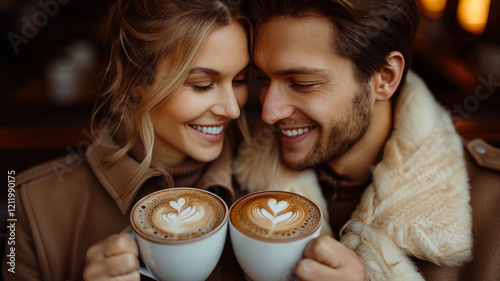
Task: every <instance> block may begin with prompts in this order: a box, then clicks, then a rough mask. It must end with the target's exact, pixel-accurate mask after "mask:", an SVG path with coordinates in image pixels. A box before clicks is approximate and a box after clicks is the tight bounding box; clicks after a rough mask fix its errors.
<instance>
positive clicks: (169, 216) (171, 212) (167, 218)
mask: <svg viewBox="0 0 500 281" xmlns="http://www.w3.org/2000/svg"><path fill="white" fill-rule="evenodd" d="M186 203H187V200H186V199H185V198H182V197H181V198H179V199H177V200H176V201H174V200H172V201H169V202H168V205H170V206H162V207H160V208H159V209H157V210H156V211H155V212H154V214H153V224H154V225H155V227H156V228H158V229H160V230H163V231H166V232H170V233H173V234H178V233H184V232H186V231H187V229H191V228H192V227H193V223H196V222H198V221H200V220H202V219H203V218H204V216H205V209H204V208H203V207H202V206H196V205H189V204H186Z"/></svg>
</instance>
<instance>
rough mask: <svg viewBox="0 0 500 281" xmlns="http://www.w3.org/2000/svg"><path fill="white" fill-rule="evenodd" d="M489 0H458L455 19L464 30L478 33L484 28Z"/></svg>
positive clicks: (488, 9)
mask: <svg viewBox="0 0 500 281" xmlns="http://www.w3.org/2000/svg"><path fill="white" fill-rule="evenodd" d="M490 4H491V0H460V2H459V3H458V10H457V20H458V24H459V25H460V27H462V28H463V29H464V30H466V31H468V32H470V33H473V34H476V35H480V34H482V33H483V32H484V30H485V28H486V23H487V22H488V14H489V11H490Z"/></svg>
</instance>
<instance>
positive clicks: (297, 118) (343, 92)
mask: <svg viewBox="0 0 500 281" xmlns="http://www.w3.org/2000/svg"><path fill="white" fill-rule="evenodd" d="M251 2H252V3H251V4H250V6H251V7H252V9H253V11H252V12H253V18H254V19H255V23H254V24H255V27H256V35H255V36H256V37H255V46H254V63H255V66H256V68H257V71H258V73H259V75H258V76H259V80H261V81H262V87H261V91H260V100H261V102H262V120H263V121H264V122H265V123H267V124H270V125H271V126H263V127H260V128H258V130H257V132H256V133H255V137H254V138H253V139H252V141H250V142H249V143H248V144H247V145H246V146H245V147H242V148H241V150H240V157H239V159H238V161H237V165H236V177H237V179H238V180H239V181H240V183H241V184H242V187H243V188H245V189H246V190H247V191H248V192H252V191H256V190H261V189H285V190H291V191H295V192H299V193H302V194H305V195H306V196H309V197H311V199H313V200H315V201H316V202H317V203H318V204H319V205H320V206H323V209H324V211H323V213H324V214H325V217H327V219H328V222H329V225H328V226H329V227H330V228H331V230H332V236H330V235H322V236H320V237H319V238H318V239H315V240H313V241H312V242H311V243H310V244H309V245H308V246H307V248H306V249H305V252H304V255H305V258H304V259H303V260H302V261H301V262H300V263H299V264H298V266H297V269H296V274H297V276H298V277H299V278H300V279H301V280H366V279H368V280H424V278H425V280H500V266H498V265H499V264H500V256H499V255H498V253H499V252H500V242H499V241H500V239H498V237H500V224H499V223H498V220H496V218H494V216H495V214H498V213H499V212H500V204H498V202H500V175H499V173H498V172H497V171H495V169H498V168H499V166H500V164H499V163H498V162H499V161H498V160H494V159H500V158H498V155H499V153H500V152H499V151H498V150H495V148H493V147H491V146H489V145H488V144H486V143H484V142H482V141H480V140H474V141H473V142H470V143H467V149H466V150H465V151H464V149H463V146H462V140H461V138H460V136H459V135H458V134H457V133H456V131H455V128H454V126H453V123H452V122H451V118H450V116H449V115H448V114H447V113H446V112H445V111H444V109H443V108H442V107H441V106H439V105H438V104H437V102H436V101H435V100H434V98H433V97H432V95H431V93H430V92H429V90H428V89H427V88H426V87H425V85H424V83H423V81H421V80H420V78H418V77H417V76H416V75H415V74H414V73H412V72H411V71H409V68H410V64H411V55H412V54H411V50H412V43H413V39H414V36H415V32H416V29H417V26H418V17H419V15H418V8H417V5H416V3H415V2H414V1H412V0H392V1H387V0H372V1H362V0H329V1H328V0H310V1H287V0H282V1H280V0H266V1H257V0H255V1H251ZM277 144H279V146H277ZM278 147H279V148H278ZM495 155H497V156H495ZM472 158H474V159H475V160H477V161H476V162H477V163H476V162H474V161H473V160H472ZM478 163H479V164H478ZM481 166H485V167H488V169H485V168H483V167H481ZM472 222H473V223H474V227H472ZM327 229H328V230H329V228H328V227H327ZM337 239H338V240H337Z"/></svg>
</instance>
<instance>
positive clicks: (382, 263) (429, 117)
mask: <svg viewBox="0 0 500 281" xmlns="http://www.w3.org/2000/svg"><path fill="white" fill-rule="evenodd" d="M469 201H470V194H469V184H468V177H467V170H466V165H465V159H464V151H463V145H462V141H461V138H460V136H459V135H458V134H457V133H456V131H455V128H454V126H453V122H452V120H451V117H450V116H449V114H448V113H446V111H445V110H444V109H443V108H442V107H441V106H440V105H439V104H438V103H437V102H436V101H435V99H434V97H433V96H432V94H431V93H430V91H429V90H428V89H427V87H426V86H425V84H424V82H423V81H422V80H421V79H420V78H419V77H418V76H417V75H415V74H414V73H412V72H409V73H408V77H407V79H406V83H405V85H404V87H403V89H402V92H401V95H400V97H399V99H398V101H397V103H396V106H395V112H394V129H393V132H392V133H391V136H390V138H389V139H388V141H387V142H386V145H385V147H384V151H383V158H382V160H381V162H380V163H379V164H377V165H376V166H375V168H374V170H373V183H372V184H371V185H370V186H369V187H368V188H367V189H366V191H365V192H364V194H363V196H362V198H361V202H360V204H359V205H358V207H357V209H356V211H355V212H354V213H353V215H352V220H351V221H350V222H349V223H348V224H347V225H346V226H345V229H344V235H343V236H342V242H343V243H344V244H346V245H347V246H348V247H349V248H351V249H354V250H355V251H356V252H357V254H358V255H360V256H361V257H362V258H363V259H364V260H370V262H371V263H370V265H369V266H368V269H367V272H368V273H369V275H370V277H371V279H373V280H381V279H380V278H381V277H382V276H391V275H392V276H395V275H396V274H400V276H402V279H405V280H406V278H405V277H408V278H409V277H410V276H416V274H418V273H416V271H415V270H414V268H413V267H412V266H411V261H410V260H409V259H408V258H407V255H410V256H415V257H417V258H419V259H422V260H426V261H429V262H432V263H434V264H438V265H447V266H457V265H460V264H463V263H464V262H466V261H468V260H469V259H470V257H471V253H472V232H471V229H472V216H471V208H470V204H469ZM384 280H385V279H384ZM410 280H414V279H411V278H410ZM415 280H417V279H415ZM418 280H420V279H418ZM422 280H423V279H422Z"/></svg>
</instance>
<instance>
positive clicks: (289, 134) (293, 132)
mask: <svg viewBox="0 0 500 281" xmlns="http://www.w3.org/2000/svg"><path fill="white" fill-rule="evenodd" d="M310 130H311V128H304V129H302V128H301V129H298V130H296V129H293V130H281V133H282V134H283V135H285V136H287V137H296V136H300V135H303V134H305V133H307V132H309V131H310Z"/></svg>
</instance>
